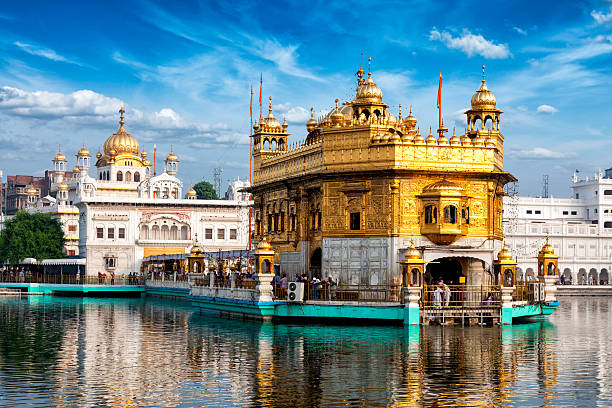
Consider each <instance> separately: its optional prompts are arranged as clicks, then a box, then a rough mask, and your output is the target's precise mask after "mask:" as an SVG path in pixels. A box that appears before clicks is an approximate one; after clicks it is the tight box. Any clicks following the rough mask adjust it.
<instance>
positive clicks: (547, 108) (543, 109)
mask: <svg viewBox="0 0 612 408" xmlns="http://www.w3.org/2000/svg"><path fill="white" fill-rule="evenodd" d="M536 112H538V113H545V114H548V115H552V114H553V113H557V112H558V110H557V109H556V108H555V107H553V106H550V105H540V106H538V109H536Z"/></svg>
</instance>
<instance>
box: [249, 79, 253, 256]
mask: <svg viewBox="0 0 612 408" xmlns="http://www.w3.org/2000/svg"><path fill="white" fill-rule="evenodd" d="M249 113H250V115H251V127H250V137H249V147H250V149H249V187H251V188H252V186H253V87H252V86H251V105H250V107H249ZM249 198H252V195H250V194H249ZM252 212H253V209H252V208H250V207H249V251H250V250H251V233H252V232H251V213H252Z"/></svg>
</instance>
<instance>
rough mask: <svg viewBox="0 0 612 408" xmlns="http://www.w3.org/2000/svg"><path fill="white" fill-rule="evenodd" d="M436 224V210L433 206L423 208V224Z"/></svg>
mask: <svg viewBox="0 0 612 408" xmlns="http://www.w3.org/2000/svg"><path fill="white" fill-rule="evenodd" d="M437 222H438V209H437V208H436V207H435V206H433V205H428V206H427V207H425V224H435V223H437Z"/></svg>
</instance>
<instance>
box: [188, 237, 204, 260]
mask: <svg viewBox="0 0 612 408" xmlns="http://www.w3.org/2000/svg"><path fill="white" fill-rule="evenodd" d="M203 252H204V251H202V248H200V246H199V245H198V241H197V240H196V241H195V242H194V243H193V246H192V247H191V251H190V254H191V255H192V256H193V255H196V256H197V255H202V253H203Z"/></svg>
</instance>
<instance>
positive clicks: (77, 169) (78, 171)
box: [72, 166, 81, 173]
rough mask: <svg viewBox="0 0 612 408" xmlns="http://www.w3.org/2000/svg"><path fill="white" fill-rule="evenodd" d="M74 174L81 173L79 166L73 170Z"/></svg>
mask: <svg viewBox="0 0 612 408" xmlns="http://www.w3.org/2000/svg"><path fill="white" fill-rule="evenodd" d="M72 172H73V173H80V172H81V169H79V166H74V168H73V169H72Z"/></svg>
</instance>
